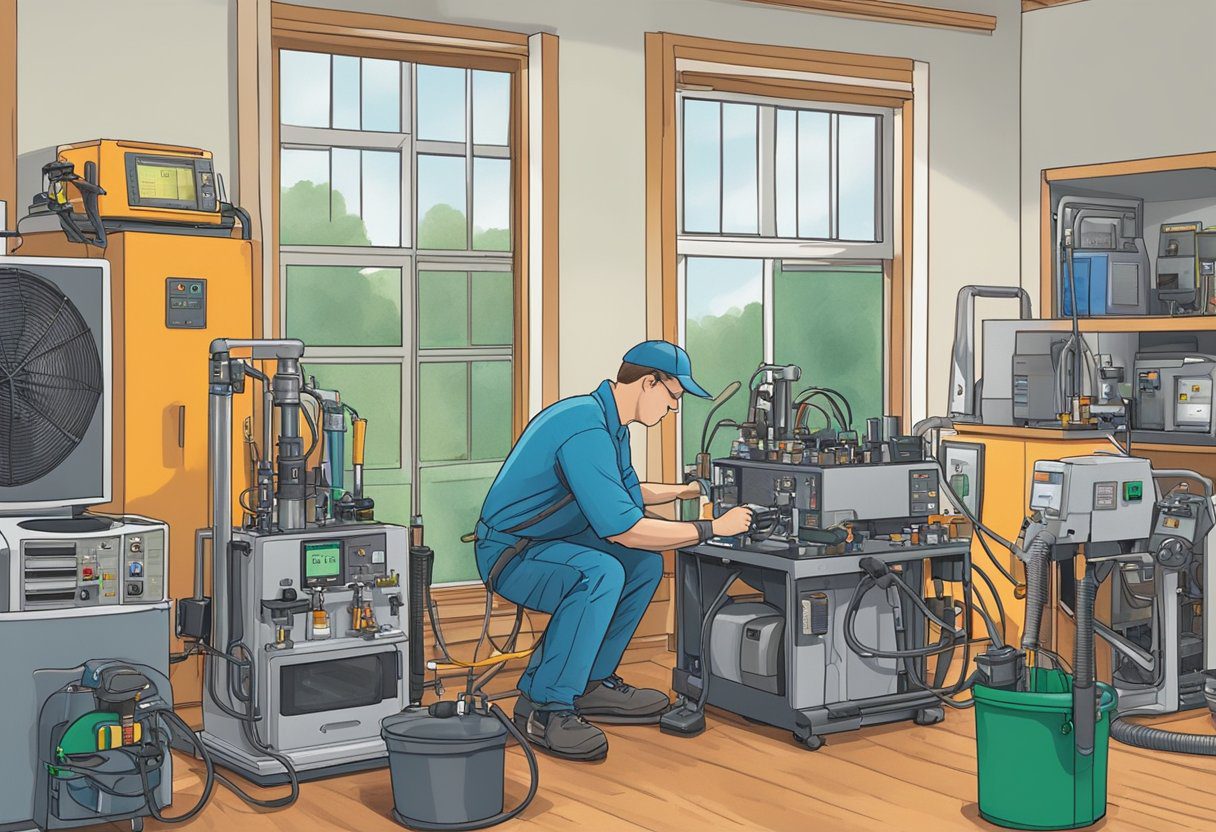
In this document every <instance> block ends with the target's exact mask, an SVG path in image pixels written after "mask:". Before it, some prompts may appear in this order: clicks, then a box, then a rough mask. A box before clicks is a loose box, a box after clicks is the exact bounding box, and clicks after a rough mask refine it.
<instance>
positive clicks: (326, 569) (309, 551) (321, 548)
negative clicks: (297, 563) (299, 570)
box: [304, 540, 342, 582]
mask: <svg viewBox="0 0 1216 832" xmlns="http://www.w3.org/2000/svg"><path fill="white" fill-rule="evenodd" d="M341 571H342V544H341V543H339V542H338V541H336V540H327V541H324V542H318V543H305V544H304V580H305V581H306V582H307V581H312V580H317V579H325V578H336V577H337V576H338V574H339V573H340V572H341Z"/></svg>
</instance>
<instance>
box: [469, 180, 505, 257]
mask: <svg viewBox="0 0 1216 832" xmlns="http://www.w3.org/2000/svg"><path fill="white" fill-rule="evenodd" d="M473 248H475V249H479V250H482V251H510V250H511V160H510V159H482V158H475V159H473Z"/></svg>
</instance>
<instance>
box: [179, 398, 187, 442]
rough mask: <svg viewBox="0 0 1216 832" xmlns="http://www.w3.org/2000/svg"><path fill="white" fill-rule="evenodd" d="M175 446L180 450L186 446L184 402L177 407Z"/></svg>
mask: <svg viewBox="0 0 1216 832" xmlns="http://www.w3.org/2000/svg"><path fill="white" fill-rule="evenodd" d="M177 447H179V448H181V449H182V450H185V448H186V406H185V405H184V404H182V405H178V407H177Z"/></svg>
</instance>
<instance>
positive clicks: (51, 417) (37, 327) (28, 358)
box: [0, 267, 103, 488]
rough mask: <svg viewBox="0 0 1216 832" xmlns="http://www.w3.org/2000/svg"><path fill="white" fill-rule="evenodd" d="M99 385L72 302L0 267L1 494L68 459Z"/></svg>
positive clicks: (91, 349) (93, 354) (39, 281)
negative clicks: (3, 488) (5, 489)
mask: <svg viewBox="0 0 1216 832" xmlns="http://www.w3.org/2000/svg"><path fill="white" fill-rule="evenodd" d="M102 385H103V377H102V367H101V358H100V357H99V356H98V354H97V345H96V344H95V343H94V340H93V335H92V333H91V332H90V330H89V327H88V325H87V324H86V323H85V321H84V318H82V317H81V315H80V312H79V311H78V310H77V309H76V306H75V305H74V304H73V303H72V302H71V300H69V299H68V298H67V297H66V296H65V295H64V294H63V292H61V291H60V290H59V289H58V288H56V286H55V285H54V284H53V283H51V282H50V281H48V280H46V279H44V278H42V277H39V276H38V275H36V274H34V273H33V272H30V271H27V270H25V269H19V268H11V267H10V268H2V267H0V487H6V488H11V487H13V486H19V485H26V484H27V483H31V482H33V481H34V480H37V479H39V478H40V477H43V476H46V475H47V474H49V473H50V472H51V471H53V470H55V468H57V467H58V466H59V465H60V463H62V462H63V461H64V460H65V459H67V457H68V454H70V453H71V452H72V451H73V450H74V449H75V448H76V446H77V445H79V444H80V443H81V441H82V440H83V439H84V434H85V431H86V430H87V429H88V426H89V423H90V422H91V421H92V419H93V414H94V412H95V411H96V410H97V403H98V401H99V400H100V399H101V392H102Z"/></svg>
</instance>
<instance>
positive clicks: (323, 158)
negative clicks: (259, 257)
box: [279, 149, 368, 246]
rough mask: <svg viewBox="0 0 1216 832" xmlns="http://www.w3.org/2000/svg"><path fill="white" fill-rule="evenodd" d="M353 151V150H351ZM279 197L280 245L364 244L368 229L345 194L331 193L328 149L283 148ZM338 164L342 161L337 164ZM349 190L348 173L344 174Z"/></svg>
mask: <svg viewBox="0 0 1216 832" xmlns="http://www.w3.org/2000/svg"><path fill="white" fill-rule="evenodd" d="M351 152H355V151H351ZM281 158H282V164H281V171H282V175H281V177H280V178H281V180H282V190H281V193H280V201H279V242H281V243H282V244H283V245H312V246H315V245H339V246H365V245H367V244H368V239H367V229H366V228H364V226H363V220H362V219H360V217H359V215H358V213H357V212H358V210H359V205H358V200H356V201H355V204H354V205H353V206H352V205H350V204H349V203H348V202H347V195H345V194H341V193H339V195H332V194H331V193H330V185H329V166H330V161H329V158H330V156H329V151H327V150H286V149H285V150H283V152H282V157H281ZM340 167H341V165H340ZM343 178H344V183H343V185H342V187H343V188H345V189H347V191H349V190H350V189H351V187H352V185H351V183H349V182H346V181H345V180H346V179H348V178H349V177H347V176H345V174H343Z"/></svg>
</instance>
